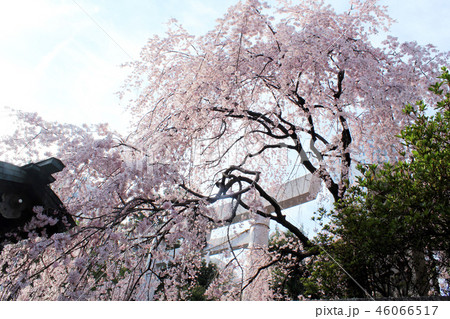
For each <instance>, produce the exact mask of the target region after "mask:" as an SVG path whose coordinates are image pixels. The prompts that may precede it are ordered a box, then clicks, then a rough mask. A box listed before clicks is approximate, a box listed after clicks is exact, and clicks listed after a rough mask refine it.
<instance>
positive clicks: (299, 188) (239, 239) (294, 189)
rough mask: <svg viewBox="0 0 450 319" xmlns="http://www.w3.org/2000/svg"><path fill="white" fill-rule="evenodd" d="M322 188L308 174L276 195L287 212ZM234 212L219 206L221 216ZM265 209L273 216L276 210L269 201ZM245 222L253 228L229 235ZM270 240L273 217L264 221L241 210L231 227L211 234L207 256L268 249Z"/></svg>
mask: <svg viewBox="0 0 450 319" xmlns="http://www.w3.org/2000/svg"><path fill="white" fill-rule="evenodd" d="M320 185H321V181H320V179H318V178H317V177H315V176H313V175H311V174H307V175H304V176H302V177H299V178H296V179H294V180H292V181H289V182H287V183H285V184H282V185H281V186H280V188H279V191H278V194H277V196H274V198H275V199H276V200H277V202H278V203H279V205H280V206H281V207H282V208H283V209H287V208H290V207H294V206H297V205H301V204H304V203H307V202H309V201H312V200H314V199H315V198H316V197H317V194H318V192H319V190H320ZM231 209H232V207H231V204H225V205H222V206H220V207H218V209H217V211H218V213H219V214H224V213H225V214H226V213H228V212H230V211H231ZM264 209H265V211H266V212H267V213H268V214H270V213H272V212H273V209H274V208H273V207H272V206H271V205H270V204H269V203H268V202H266V205H265V207H264ZM245 221H248V222H250V226H249V227H247V228H246V229H244V230H242V231H240V232H238V233H236V232H234V233H230V234H229V235H227V234H226V232H227V228H228V227H233V225H236V224H238V223H242V222H245ZM233 228H237V227H233ZM220 233H222V234H220ZM268 241H269V218H264V217H262V216H259V215H256V216H254V217H252V216H251V215H250V213H249V212H248V211H246V210H245V209H243V208H242V207H239V208H238V209H237V212H236V217H235V218H234V219H233V221H232V222H231V225H226V226H222V227H218V228H216V229H214V230H213V231H211V233H210V236H209V238H208V245H207V247H206V249H205V253H206V254H207V255H209V256H213V255H217V254H220V253H222V252H224V251H226V250H229V249H230V248H232V249H233V250H236V249H241V248H253V247H264V246H267V245H268Z"/></svg>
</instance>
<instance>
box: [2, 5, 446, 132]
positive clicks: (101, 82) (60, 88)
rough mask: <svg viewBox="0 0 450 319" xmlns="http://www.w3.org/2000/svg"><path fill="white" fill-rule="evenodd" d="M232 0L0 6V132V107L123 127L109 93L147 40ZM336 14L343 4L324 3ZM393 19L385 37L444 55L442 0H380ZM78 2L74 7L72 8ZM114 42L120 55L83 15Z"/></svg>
mask: <svg viewBox="0 0 450 319" xmlns="http://www.w3.org/2000/svg"><path fill="white" fill-rule="evenodd" d="M237 1H238V0H164V1H161V0H147V1H144V0H91V1H88V0H76V2H75V1H73V0H15V1H9V0H0V134H5V133H8V132H11V127H10V125H8V123H9V121H5V117H4V116H5V113H4V112H3V111H2V108H3V107H4V106H10V107H13V108H18V109H23V110H28V111H38V112H39V113H41V114H42V115H43V116H44V117H45V118H47V119H50V120H59V121H63V122H70V123H76V124H80V123H83V122H87V123H96V122H109V123H110V124H111V126H112V127H113V128H115V129H118V130H121V131H125V128H126V125H127V121H126V116H125V115H124V114H123V108H122V106H120V105H119V100H118V99H117V97H116V96H115V95H114V93H115V92H116V91H118V90H119V87H120V84H121V83H122V81H123V80H124V79H125V77H126V74H127V71H126V70H124V69H121V68H120V67H119V65H120V64H121V63H123V62H126V61H129V60H130V57H129V56H132V57H137V56H138V55H139V50H140V48H141V47H142V46H143V45H144V43H145V41H146V39H147V38H148V37H150V36H151V35H152V34H155V33H163V32H164V30H165V23H166V22H167V21H168V20H169V19H170V18H176V19H177V20H179V21H180V22H181V24H183V25H184V26H185V28H186V29H188V30H189V31H190V32H193V33H196V34H201V33H202V32H204V31H206V30H208V29H209V28H210V27H211V26H212V25H213V24H214V22H215V19H216V18H218V17H220V16H222V14H223V13H224V12H225V11H226V9H227V8H228V7H229V6H230V5H232V4H234V3H236V2H237ZM328 2H330V3H332V4H333V5H335V7H336V8H338V10H343V9H345V8H347V6H348V5H347V3H348V1H347V0H329V1H328ZM383 3H385V4H388V5H390V9H389V11H390V13H391V16H392V17H393V18H395V19H397V20H398V23H396V24H395V25H394V26H393V27H392V32H391V33H392V34H393V35H394V36H398V37H400V39H401V40H416V41H418V42H419V43H420V44H427V43H432V44H434V45H436V46H438V48H439V49H440V50H450V32H449V31H448V29H447V25H446V20H447V18H448V17H449V16H450V2H449V1H447V0H408V1H406V0H401V1H400V0H398V1H396V0H390V1H388V0H384V1H383ZM77 4H78V5H77ZM80 7H81V8H82V9H83V10H85V11H86V12H88V14H89V15H90V16H91V17H92V18H93V19H94V20H95V21H96V22H97V23H98V24H99V25H100V26H101V27H102V28H103V29H104V30H105V31H106V32H107V33H108V34H109V35H110V36H111V37H112V38H113V39H114V41H116V42H117V43H118V44H119V45H120V46H121V47H122V48H123V49H124V51H126V53H124V52H123V50H121V49H120V48H119V47H118V46H117V45H116V44H115V43H114V42H113V41H112V40H111V39H110V38H109V37H108V36H107V35H105V33H104V32H103V31H102V30H101V29H100V28H99V27H98V25H96V24H95V23H94V22H93V21H92V20H91V19H90V18H89V16H87V15H86V14H85V12H83V10H82V9H81V8H80Z"/></svg>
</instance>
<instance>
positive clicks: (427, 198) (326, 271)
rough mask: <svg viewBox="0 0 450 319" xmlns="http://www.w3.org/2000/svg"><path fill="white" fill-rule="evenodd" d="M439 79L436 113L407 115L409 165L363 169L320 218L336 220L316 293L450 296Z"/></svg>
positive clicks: (444, 122)
mask: <svg viewBox="0 0 450 319" xmlns="http://www.w3.org/2000/svg"><path fill="white" fill-rule="evenodd" d="M440 79H441V81H440V82H438V83H436V84H434V85H433V86H431V87H430V90H431V91H433V92H434V93H436V94H437V95H440V96H442V99H441V101H440V102H438V103H437V105H436V106H435V107H434V108H433V109H431V110H430V109H428V107H427V106H426V104H425V103H424V102H423V101H420V102H417V103H416V105H407V106H406V107H405V109H404V112H405V113H406V114H408V115H409V116H411V117H412V119H413V124H411V125H408V126H407V127H406V128H405V129H404V130H402V132H401V134H400V135H399V138H400V139H401V140H402V143H403V146H404V150H403V151H402V152H400V154H399V155H400V156H401V157H402V158H403V160H401V161H399V162H397V163H395V164H391V163H386V164H384V165H383V166H377V165H365V166H359V167H358V170H359V171H360V172H361V176H359V177H358V178H357V185H356V186H354V187H352V188H350V189H349V192H348V193H347V194H346V196H345V197H344V198H343V199H342V200H340V201H339V202H337V203H336V204H335V209H334V210H333V211H332V212H329V213H327V212H325V211H322V212H321V213H320V215H319V219H320V218H324V217H329V218H330V219H331V222H330V223H329V224H328V225H326V226H325V228H324V232H322V233H321V234H320V235H319V236H318V237H317V241H318V243H319V244H320V245H323V247H325V248H326V251H327V253H325V252H324V253H323V254H322V255H321V256H320V257H318V259H319V260H318V261H317V262H316V263H311V265H312V266H311V269H310V271H311V277H310V278H309V279H307V280H306V282H307V285H306V286H307V287H308V289H309V293H310V294H313V293H314V294H319V295H320V296H321V297H323V298H355V297H363V298H364V297H368V295H370V296H372V297H399V296H426V295H439V294H443V293H444V294H449V291H448V284H449V277H448V271H449V251H450V247H449V242H450V240H449V239H450V238H449V236H450V235H449V234H450V227H449V226H450V188H449V173H450V166H449V163H450V147H449V146H450V145H449V142H450V135H449V134H450V133H449V131H450V124H449V119H450V93H448V92H449V91H450V90H449V88H450V75H449V72H448V70H447V69H446V68H443V73H442V75H441V76H440ZM407 154H408V155H407ZM331 256H333V258H332V257H331ZM333 259H335V261H336V262H337V263H336V262H335V261H334V260H333ZM338 264H339V265H340V266H338ZM344 269H345V270H344ZM439 278H441V282H439ZM443 280H444V281H446V282H445V283H443ZM364 290H365V291H364Z"/></svg>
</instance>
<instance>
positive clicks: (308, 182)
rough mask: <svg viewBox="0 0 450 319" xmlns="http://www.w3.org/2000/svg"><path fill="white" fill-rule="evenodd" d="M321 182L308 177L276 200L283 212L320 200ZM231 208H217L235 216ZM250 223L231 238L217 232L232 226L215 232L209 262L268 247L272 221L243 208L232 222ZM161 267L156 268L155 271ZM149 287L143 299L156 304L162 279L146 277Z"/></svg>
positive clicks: (292, 183) (286, 188)
mask: <svg viewBox="0 0 450 319" xmlns="http://www.w3.org/2000/svg"><path fill="white" fill-rule="evenodd" d="M320 186H321V181H320V179H318V178H317V177H315V176H313V175H311V174H308V175H305V176H302V177H299V178H296V179H294V180H292V181H289V182H287V183H285V184H282V185H281V186H280V187H279V192H278V194H277V196H275V197H274V198H275V199H276V200H277V202H278V203H279V205H280V206H281V207H282V208H283V209H287V208H290V207H294V206H297V205H301V204H304V203H307V202H309V201H312V200H313V199H315V198H316V197H317V194H318V193H319V191H320ZM231 209H232V207H231V204H225V205H222V206H219V207H218V208H217V212H218V213H219V214H223V213H225V214H226V213H228V212H231ZM264 209H265V210H266V212H267V213H272V212H273V207H272V206H271V205H269V204H268V203H266V205H265V206H264ZM246 221H248V222H250V226H249V227H247V229H245V230H243V231H241V232H239V233H237V234H232V235H231V236H227V235H226V234H225V235H222V236H215V234H214V233H215V232H221V231H222V233H223V232H226V230H227V227H230V225H226V226H222V227H218V228H216V229H213V230H212V231H211V233H210V235H209V238H208V244H207V246H206V248H205V249H204V253H205V254H206V256H207V257H206V258H207V260H208V259H209V257H210V256H214V255H219V254H221V253H223V252H225V251H227V250H229V249H230V248H232V249H233V250H237V249H242V248H249V249H251V248H253V247H264V246H267V245H268V241H269V230H270V229H269V218H263V217H262V216H259V215H256V216H255V217H253V216H252V215H250V213H249V212H248V211H246V210H245V209H243V208H242V207H239V208H238V209H237V212H236V216H235V218H234V219H233V221H232V222H231V226H232V225H236V224H238V223H242V222H246ZM147 264H148V267H150V265H151V254H149V256H148V260H147ZM157 266H158V265H156V264H155V266H154V267H157ZM145 281H146V284H145V285H143V287H142V291H141V296H143V297H144V298H145V299H146V300H153V296H154V293H155V289H156V286H157V282H159V281H158V279H156V278H155V277H154V276H152V273H148V274H147V275H146V279H145Z"/></svg>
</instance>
